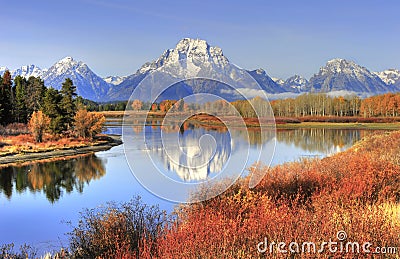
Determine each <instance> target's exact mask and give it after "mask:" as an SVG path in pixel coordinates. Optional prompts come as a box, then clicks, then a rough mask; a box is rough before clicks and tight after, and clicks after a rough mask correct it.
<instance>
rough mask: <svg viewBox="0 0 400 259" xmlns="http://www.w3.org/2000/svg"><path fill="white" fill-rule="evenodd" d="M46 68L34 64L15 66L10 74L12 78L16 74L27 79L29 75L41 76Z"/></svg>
mask: <svg viewBox="0 0 400 259" xmlns="http://www.w3.org/2000/svg"><path fill="white" fill-rule="evenodd" d="M45 72H46V69H44V70H42V69H40V67H38V66H35V65H27V66H22V67H20V68H17V69H15V70H13V71H12V72H11V76H12V77H13V78H14V77H16V76H22V77H25V78H26V79H28V78H29V77H30V76H34V77H43V74H44V73H45Z"/></svg>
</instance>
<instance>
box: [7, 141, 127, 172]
mask: <svg viewBox="0 0 400 259" xmlns="http://www.w3.org/2000/svg"><path fill="white" fill-rule="evenodd" d="M121 143H122V142H121V140H120V137H118V136H106V135H99V136H97V137H95V138H94V139H93V140H91V139H83V138H67V137H62V138H56V137H54V136H50V135H48V136H46V137H45V139H44V142H42V143H36V142H35V141H34V139H33V137H32V136H31V135H29V134H22V135H18V136H7V137H1V138H0V144H1V148H0V167H2V166H9V165H12V164H14V163H25V162H28V161H37V160H46V161H48V160H49V159H56V158H60V157H63V158H65V157H72V156H76V155H81V154H87V153H92V152H97V151H103V150H107V149H110V148H111V147H113V146H116V145H119V144H121Z"/></svg>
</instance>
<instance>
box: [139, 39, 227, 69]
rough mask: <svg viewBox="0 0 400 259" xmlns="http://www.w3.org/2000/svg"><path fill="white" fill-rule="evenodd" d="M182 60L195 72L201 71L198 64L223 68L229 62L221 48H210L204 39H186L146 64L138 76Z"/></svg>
mask: <svg viewBox="0 0 400 259" xmlns="http://www.w3.org/2000/svg"><path fill="white" fill-rule="evenodd" d="M182 60H184V61H185V62H186V63H187V67H188V68H189V67H191V68H192V69H194V70H197V69H199V67H198V64H202V66H204V65H205V64H208V65H210V66H217V67H223V66H224V65H226V64H227V63H228V62H229V61H228V59H227V58H226V57H225V56H224V54H223V53H222V49H221V48H220V47H217V46H210V45H209V44H208V43H207V41H205V40H202V39H192V38H184V39H182V40H180V41H179V42H178V43H177V44H176V46H175V48H173V49H167V50H165V51H164V53H163V54H162V55H161V56H160V57H159V58H158V59H157V60H154V61H153V62H147V63H145V64H144V65H143V66H142V67H141V68H140V69H139V70H138V71H137V72H136V74H145V73H147V72H149V71H152V70H156V69H158V68H159V67H161V66H164V65H165V64H174V63H177V62H178V61H182Z"/></svg>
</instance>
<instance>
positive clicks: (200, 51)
mask: <svg viewBox="0 0 400 259" xmlns="http://www.w3.org/2000/svg"><path fill="white" fill-rule="evenodd" d="M167 66H168V67H172V68H173V70H174V74H175V75H178V76H179V77H181V78H189V77H199V76H200V77H201V76H202V75H203V74H205V75H207V73H216V74H217V73H218V71H226V70H227V69H229V66H230V65H229V61H228V59H227V58H226V57H225V56H224V54H223V52H222V49H221V48H219V47H216V46H210V45H209V44H208V43H207V42H206V41H205V40H201V39H190V38H185V39H182V40H181V41H179V42H178V44H177V45H176V47H175V48H174V49H167V50H166V51H164V53H163V54H162V55H161V56H160V57H159V58H158V59H156V60H154V61H152V62H147V63H145V64H144V65H143V66H142V67H141V68H139V69H138V70H137V71H136V73H135V74H133V75H131V76H128V77H127V78H126V79H125V80H124V81H123V82H122V83H121V84H119V85H117V86H116V87H113V88H112V89H111V90H110V93H109V96H110V99H111V100H126V99H128V98H129V97H130V95H131V93H132V92H133V89H134V88H135V87H136V86H137V85H138V84H139V83H140V81H141V80H142V79H143V78H144V77H145V76H146V75H147V74H148V73H150V72H151V71H154V70H156V69H159V68H163V67H167ZM215 71H217V72H215ZM241 71H242V72H243V73H245V70H241ZM239 73H241V72H239ZM249 73H250V75H251V76H253V77H254V79H255V80H256V81H257V82H258V83H259V84H260V86H261V88H262V89H263V90H264V91H266V92H271V93H280V92H284V91H285V90H284V89H283V88H282V87H280V86H279V85H278V84H276V83H275V82H274V81H273V80H272V79H271V78H270V77H269V76H268V75H267V74H266V73H265V71H262V70H254V71H249ZM240 77H241V75H238V74H235V73H232V74H231V78H232V80H234V81H235V80H239V79H240ZM224 87H226V86H223V85H221V84H218V83H215V82H214V83H212V82H209V81H208V82H205V81H201V80H193V81H192V82H185V83H184V84H181V86H180V89H177V90H174V92H173V94H174V96H173V97H175V99H176V98H180V97H182V95H187V94H189V93H191V92H192V93H200V92H207V93H214V94H217V93H222V92H223V91H224V90H226V91H225V92H224V93H225V97H226V98H227V99H231V98H234V97H233V96H229V97H227V95H228V94H229V93H228V92H229V91H232V89H229V90H228V89H223V88H224ZM149 91H151V90H150V89H149Z"/></svg>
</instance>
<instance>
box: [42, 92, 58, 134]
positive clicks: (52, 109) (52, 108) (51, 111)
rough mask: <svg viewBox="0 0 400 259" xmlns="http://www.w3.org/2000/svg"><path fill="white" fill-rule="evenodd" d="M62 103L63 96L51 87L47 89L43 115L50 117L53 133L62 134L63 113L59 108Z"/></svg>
mask: <svg viewBox="0 0 400 259" xmlns="http://www.w3.org/2000/svg"><path fill="white" fill-rule="evenodd" d="M60 102H61V94H60V93H59V91H57V90H56V89H54V88H52V87H50V88H47V90H46V93H45V95H44V98H43V105H42V106H43V113H44V114H46V115H47V116H49V118H50V119H51V121H50V125H49V127H50V131H51V132H52V133H61V131H62V130H63V127H62V123H61V122H62V112H61V109H60V107H59V104H60Z"/></svg>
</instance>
